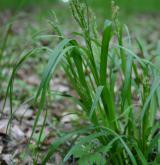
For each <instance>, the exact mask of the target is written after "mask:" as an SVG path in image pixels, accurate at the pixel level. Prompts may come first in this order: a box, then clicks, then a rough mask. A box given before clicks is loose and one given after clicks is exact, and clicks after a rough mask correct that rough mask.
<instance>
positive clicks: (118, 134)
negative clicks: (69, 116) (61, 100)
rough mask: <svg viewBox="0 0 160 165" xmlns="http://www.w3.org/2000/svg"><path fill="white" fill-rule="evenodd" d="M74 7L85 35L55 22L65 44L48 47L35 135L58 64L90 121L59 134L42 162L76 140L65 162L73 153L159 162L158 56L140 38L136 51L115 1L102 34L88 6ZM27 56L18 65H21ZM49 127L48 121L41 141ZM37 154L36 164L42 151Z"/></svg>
mask: <svg viewBox="0 0 160 165" xmlns="http://www.w3.org/2000/svg"><path fill="white" fill-rule="evenodd" d="M70 7H71V11H72V14H73V17H74V19H75V20H76V22H77V24H78V25H79V27H80V28H81V32H80V33H78V32H75V33H73V34H74V35H76V36H78V37H80V38H81V40H76V39H72V38H67V37H66V36H65V35H64V34H63V32H62V30H61V29H60V28H59V25H58V24H57V22H56V23H55V22H53V21H51V25H52V27H53V29H54V30H55V32H56V33H57V36H59V43H58V44H57V46H56V47H55V48H54V49H51V48H46V49H47V51H48V52H49V53H50V57H49V60H48V64H47V66H46V67H45V69H44V72H43V75H42V80H41V83H40V86H39V88H38V91H37V94H36V96H35V103H36V104H38V105H39V108H38V112H37V114H36V119H35V123H34V126H33V131H32V135H31V139H32V136H33V134H34V131H35V128H36V126H37V122H38V119H39V117H40V115H41V113H42V111H43V110H44V108H45V102H46V100H47V96H48V93H49V92H48V91H49V82H50V80H51V78H52V75H53V73H54V71H55V70H56V68H57V66H58V65H60V66H62V67H63V69H64V72H65V74H66V77H67V78H68V80H69V82H70V83H71V84H72V87H73V89H74V90H75V91H76V93H77V97H74V96H71V95H69V94H64V93H61V95H62V96H65V97H69V98H72V99H74V103H75V104H78V105H79V106H80V107H81V111H83V112H84V113H85V116H86V117H87V119H88V121H90V124H89V126H86V127H84V128H81V129H78V130H75V131H73V132H71V133H68V134H67V135H65V136H63V137H58V138H57V140H55V141H54V142H53V144H52V145H51V146H50V148H49V150H48V152H47V153H46V155H45V156H44V157H43V158H42V161H41V164H46V163H47V162H48V161H49V160H50V158H51V157H52V156H53V155H54V153H55V151H56V150H57V149H58V147H59V146H60V145H62V144H63V143H65V142H66V141H67V140H71V139H72V140H73V142H74V143H73V144H72V146H71V149H70V150H69V151H68V153H67V154H66V156H65V157H64V159H63V162H62V163H64V164H65V163H66V162H67V161H68V160H69V158H70V157H74V158H76V160H77V163H78V164H79V165H88V164H97V165H103V164H104V165H105V164H115V165H127V164H133V165H139V164H143V165H147V164H159V163H160V133H159V128H160V123H159V120H158V119H157V114H158V109H159V105H160V95H159V91H160V70H159V67H158V64H159V61H158V57H157V56H152V57H151V56H148V55H146V54H145V52H144V51H143V45H142V44H141V43H140V42H139V41H138V40H136V44H137V47H138V48H139V52H140V54H141V56H138V55H137V54H136V53H134V51H133V44H132V39H131V36H130V34H129V30H128V28H127V27H126V26H125V25H122V24H121V23H120V22H119V20H118V17H117V14H118V7H117V6H116V5H115V4H114V3H112V19H111V20H106V21H105V23H104V27H103V32H102V35H101V34H99V33H98V31H97V29H96V22H95V19H94V17H92V13H91V12H90V11H89V9H88V6H87V5H85V4H81V3H79V1H78V0H72V1H71V2H70ZM100 36H102V37H100ZM73 38H74V37H73ZM82 40H83V41H84V42H82ZM26 56H28V54H27V55H26ZM26 56H24V57H26ZM24 57H23V59H22V60H20V62H19V63H18V64H21V62H22V61H23V60H24V59H25V58H24ZM15 71H16V70H15ZM13 74H15V72H14V73H13ZM13 76H14V75H13ZM12 88H13V81H10V84H9V86H8V91H10V93H9V92H8V93H9V94H10V95H12V92H11V90H12ZM10 97H11V96H10ZM11 98H12V97H11ZM45 121H46V117H45V119H44V123H45ZM43 129H44V124H43V126H42V129H41V131H40V135H39V140H38V142H37V145H38V146H39V145H40V141H41V136H42V133H43ZM75 139H76V140H75ZM36 156H37V159H35V164H36V162H37V161H36V160H38V156H39V154H38V153H37V155H36Z"/></svg>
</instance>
